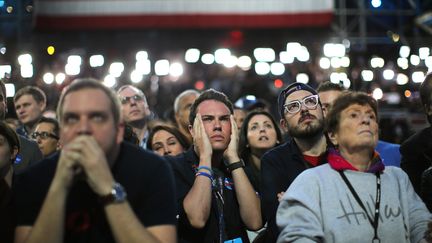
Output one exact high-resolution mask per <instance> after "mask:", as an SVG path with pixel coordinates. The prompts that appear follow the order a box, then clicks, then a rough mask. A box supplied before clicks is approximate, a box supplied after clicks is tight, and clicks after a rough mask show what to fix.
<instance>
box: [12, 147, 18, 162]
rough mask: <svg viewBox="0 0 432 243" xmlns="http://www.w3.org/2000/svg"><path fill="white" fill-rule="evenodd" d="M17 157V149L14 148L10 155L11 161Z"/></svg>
mask: <svg viewBox="0 0 432 243" xmlns="http://www.w3.org/2000/svg"><path fill="white" fill-rule="evenodd" d="M17 155H18V147H14V148H13V150H12V154H11V158H10V159H11V160H15V159H16V157H17Z"/></svg>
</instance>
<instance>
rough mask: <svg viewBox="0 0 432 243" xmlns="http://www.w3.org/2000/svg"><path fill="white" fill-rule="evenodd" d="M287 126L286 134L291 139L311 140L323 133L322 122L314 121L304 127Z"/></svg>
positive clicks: (299, 125) (298, 125)
mask: <svg viewBox="0 0 432 243" xmlns="http://www.w3.org/2000/svg"><path fill="white" fill-rule="evenodd" d="M287 124H288V134H289V135H290V136H291V137H293V138H312V137H315V136H317V135H319V134H322V133H323V132H324V120H320V119H316V120H315V121H314V122H310V123H309V124H307V125H306V126H303V127H302V126H301V124H297V125H294V126H292V125H290V124H289V123H287Z"/></svg>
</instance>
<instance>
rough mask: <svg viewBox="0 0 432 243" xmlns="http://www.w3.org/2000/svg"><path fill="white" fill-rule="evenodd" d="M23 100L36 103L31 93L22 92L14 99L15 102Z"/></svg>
mask: <svg viewBox="0 0 432 243" xmlns="http://www.w3.org/2000/svg"><path fill="white" fill-rule="evenodd" d="M23 102H33V103H36V100H35V98H34V97H33V95H31V94H24V95H22V96H21V97H19V98H18V99H17V101H16V103H23Z"/></svg>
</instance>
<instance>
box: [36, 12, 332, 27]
mask: <svg viewBox="0 0 432 243" xmlns="http://www.w3.org/2000/svg"><path fill="white" fill-rule="evenodd" d="M332 19H333V14H332V13H328V12H326V13H299V14H271V15H258V14H254V15H237V14H236V15H229V14H227V15H225V14H217V15H209V14H206V15H146V16H142V15H139V16H133V15H124V16H81V17H80V16H73V17H63V16H62V17H60V16H59V17H57V16H50V17H46V16H38V17H37V19H36V27H37V28H41V29H116V28H226V27H228V28H239V27H240V28H281V27H300V26H303V27H305V26H314V27H315V26H317V27H318V26H328V25H330V23H331V21H332Z"/></svg>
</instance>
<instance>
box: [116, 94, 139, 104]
mask: <svg viewBox="0 0 432 243" xmlns="http://www.w3.org/2000/svg"><path fill="white" fill-rule="evenodd" d="M143 99H144V98H143V97H142V96H141V95H134V96H129V97H127V96H125V97H120V102H121V103H122V105H126V104H128V103H130V101H131V100H134V101H135V102H138V101H142V100H143Z"/></svg>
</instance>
